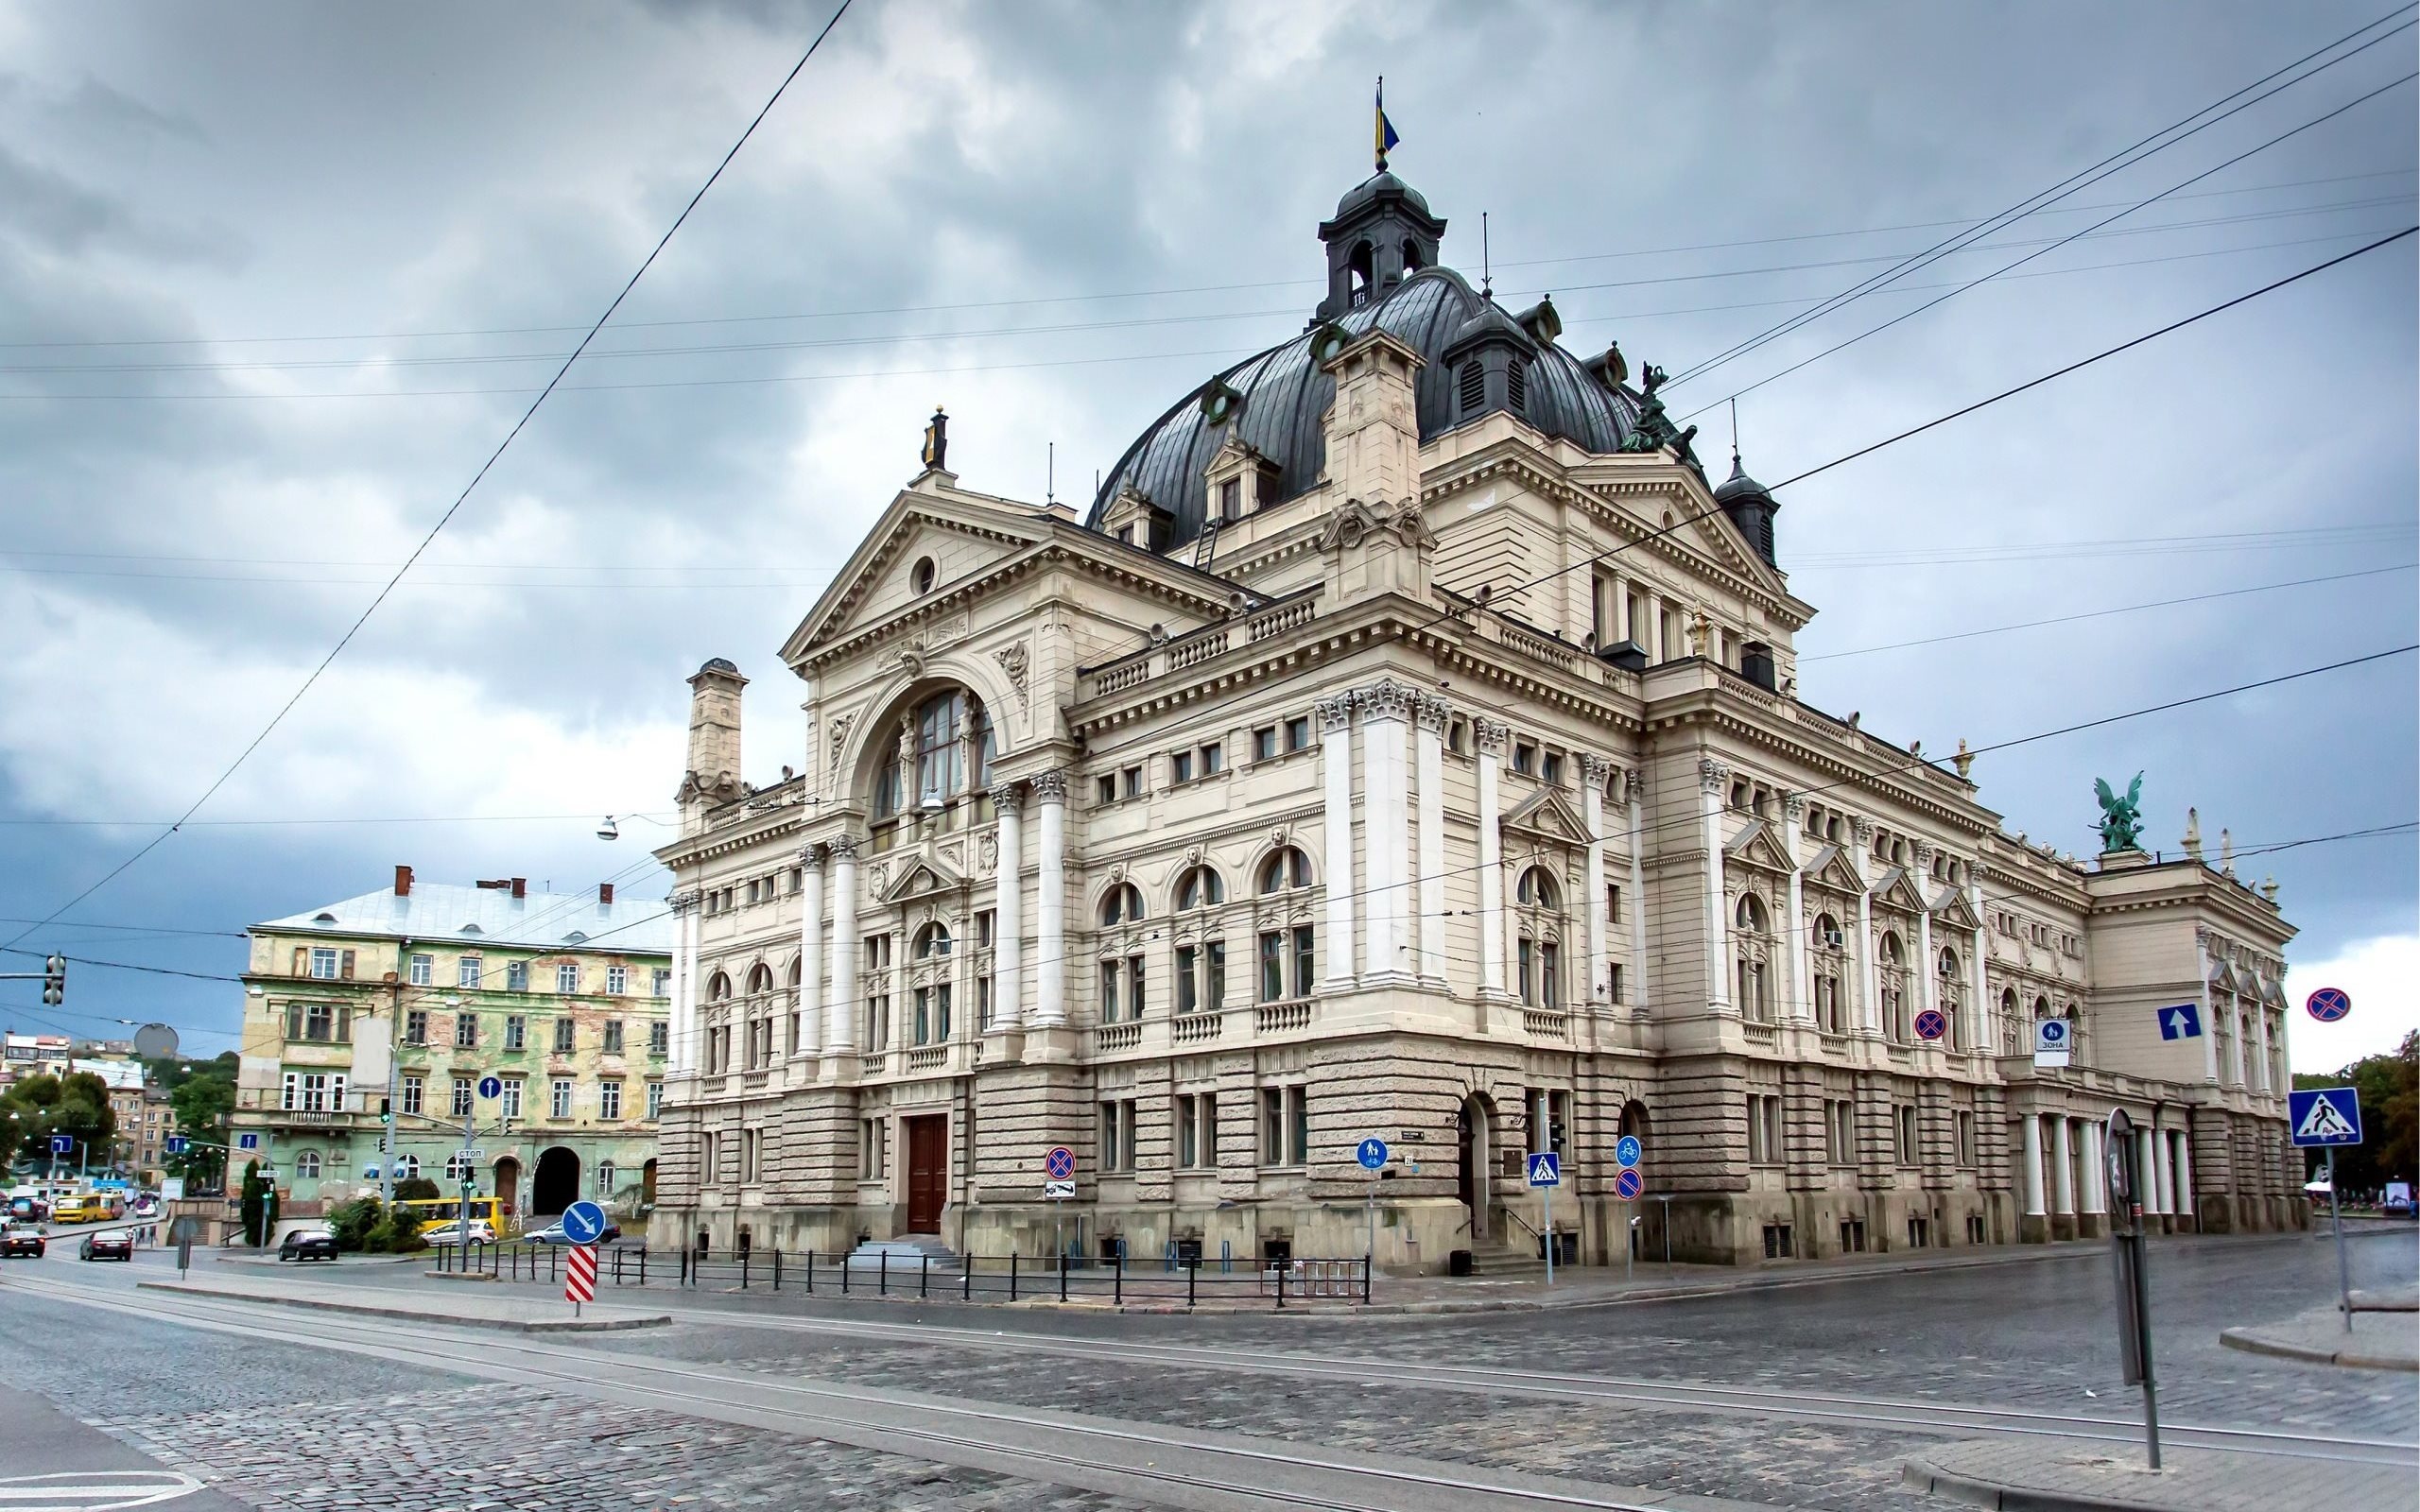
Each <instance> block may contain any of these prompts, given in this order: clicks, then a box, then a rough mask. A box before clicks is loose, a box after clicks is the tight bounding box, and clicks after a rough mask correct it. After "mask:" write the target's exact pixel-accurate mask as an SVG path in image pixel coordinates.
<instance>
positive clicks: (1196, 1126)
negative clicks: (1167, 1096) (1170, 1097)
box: [1176, 1092, 1219, 1171]
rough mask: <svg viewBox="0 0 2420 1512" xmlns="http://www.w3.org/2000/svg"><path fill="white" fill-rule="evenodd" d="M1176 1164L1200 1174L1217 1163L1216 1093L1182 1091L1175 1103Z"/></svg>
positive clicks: (1217, 1107) (1217, 1101) (1217, 1109)
mask: <svg viewBox="0 0 2420 1512" xmlns="http://www.w3.org/2000/svg"><path fill="white" fill-rule="evenodd" d="M1176 1163H1177V1164H1178V1166H1179V1167H1181V1168H1183V1169H1184V1170H1188V1171H1203V1170H1209V1169H1212V1168H1214V1167H1216V1166H1217V1165H1218V1163H1219V1097H1218V1094H1217V1093H1216V1092H1186V1093H1182V1094H1180V1095H1179V1096H1178V1098H1177V1100H1176Z"/></svg>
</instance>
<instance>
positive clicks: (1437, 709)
mask: <svg viewBox="0 0 2420 1512" xmlns="http://www.w3.org/2000/svg"><path fill="white" fill-rule="evenodd" d="M1453 713H1454V709H1453V706H1452V705H1451V704H1448V703H1447V702H1446V701H1445V700H1444V699H1443V698H1440V697H1438V696H1436V695H1435V694H1433V693H1424V694H1422V695H1421V696H1419V698H1418V699H1417V700H1416V701H1415V702H1414V703H1413V704H1412V711H1411V714H1412V717H1413V718H1414V719H1416V720H1418V721H1419V722H1420V728H1421V729H1423V730H1427V731H1428V732H1429V733H1430V734H1432V735H1442V734H1443V733H1444V732H1445V721H1446V720H1448V719H1450V718H1451V717H1453Z"/></svg>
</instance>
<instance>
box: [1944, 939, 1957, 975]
mask: <svg viewBox="0 0 2420 1512" xmlns="http://www.w3.org/2000/svg"><path fill="white" fill-rule="evenodd" d="M1940 970H1941V976H1942V980H1944V981H1945V982H1955V981H1957V980H1958V953H1957V952H1956V951H1954V950H1951V949H1949V948H1948V947H1947V946H1943V947H1942V951H1941V968H1940Z"/></svg>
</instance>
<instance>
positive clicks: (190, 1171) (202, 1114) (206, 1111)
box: [162, 1051, 235, 1184]
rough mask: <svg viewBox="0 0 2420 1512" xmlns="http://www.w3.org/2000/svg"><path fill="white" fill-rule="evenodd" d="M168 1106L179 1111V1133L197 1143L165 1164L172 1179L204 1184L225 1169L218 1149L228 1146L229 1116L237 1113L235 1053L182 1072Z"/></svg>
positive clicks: (192, 1065) (221, 1150)
mask: <svg viewBox="0 0 2420 1512" xmlns="http://www.w3.org/2000/svg"><path fill="white" fill-rule="evenodd" d="M179 1064H180V1065H181V1066H182V1065H185V1063H182V1062H180V1063H179ZM168 1106H169V1107H170V1108H173V1109H175V1110H176V1115H177V1132H179V1133H180V1134H182V1135H184V1136H185V1137H186V1138H188V1139H190V1140H192V1141H194V1142H195V1143H193V1144H192V1145H191V1146H189V1147H188V1148H187V1149H186V1151H185V1153H184V1154H182V1155H172V1156H169V1157H167V1158H166V1159H165V1160H164V1161H163V1162H162V1163H163V1165H164V1166H165V1167H166V1169H167V1170H168V1171H169V1173H170V1174H172V1175H175V1176H181V1177H186V1178H187V1179H188V1180H191V1181H194V1182H196V1183H197V1184H200V1183H205V1182H207V1181H208V1180H209V1179H210V1178H211V1177H215V1176H216V1175H218V1173H219V1172H221V1171H223V1170H224V1169H225V1168H226V1165H225V1162H226V1158H227V1157H226V1151H225V1150H224V1149H223V1148H220V1147H219V1146H223V1145H224V1144H225V1143H227V1115H228V1114H230V1113H232V1112H233V1111H234V1110H235V1055H234V1052H233V1051H229V1052H228V1053H227V1054H225V1055H223V1056H220V1057H218V1058H217V1059H216V1060H198V1061H193V1062H191V1063H190V1065H189V1067H187V1069H183V1070H181V1072H180V1073H179V1079H178V1081H177V1083H176V1085H174V1086H173V1087H171V1088H170V1089H169V1091H168Z"/></svg>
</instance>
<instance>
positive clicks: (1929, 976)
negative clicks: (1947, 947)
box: [1908, 845, 1941, 1026]
mask: <svg viewBox="0 0 2420 1512" xmlns="http://www.w3.org/2000/svg"><path fill="white" fill-rule="evenodd" d="M1932 857H1933V848H1932V847H1931V846H1928V845H1919V846H1917V847H1916V868H1915V871H1914V873H1913V875H1914V877H1915V879H1916V896H1917V897H1918V898H1919V899H1922V900H1923V902H1924V907H1923V908H1922V909H1921V910H1920V911H1919V912H1918V913H1917V914H1916V1004H1915V1008H1914V1010H1913V1011H1912V1012H1910V1014H1909V1015H1908V1021H1909V1023H1910V1026H1912V1025H1913V1023H1914V1022H1915V1016H1916V1014H1918V1013H1922V1012H1923V1011H1924V1010H1925V1009H1927V1008H1937V1007H1940V1006H1941V971H1940V966H1941V963H1940V962H1939V961H1937V960H1935V959H1934V958H1933V950H1932V900H1931V899H1930V898H1927V897H1925V882H1926V880H1927V879H1928V878H1929V877H1930V876H1931V875H1932Z"/></svg>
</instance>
